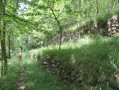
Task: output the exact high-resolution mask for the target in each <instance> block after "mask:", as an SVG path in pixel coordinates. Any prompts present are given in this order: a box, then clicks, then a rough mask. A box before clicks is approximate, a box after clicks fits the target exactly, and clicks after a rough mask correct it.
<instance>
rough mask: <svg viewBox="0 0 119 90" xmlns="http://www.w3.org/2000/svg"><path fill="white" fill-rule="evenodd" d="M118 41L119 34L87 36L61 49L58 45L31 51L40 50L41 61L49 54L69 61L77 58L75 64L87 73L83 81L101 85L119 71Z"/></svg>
mask: <svg viewBox="0 0 119 90" xmlns="http://www.w3.org/2000/svg"><path fill="white" fill-rule="evenodd" d="M118 43H119V36H117V37H102V36H99V35H95V36H93V37H88V36H86V37H85V38H83V39H81V40H80V41H74V42H71V43H65V44H63V45H62V49H61V50H58V46H51V47H46V48H42V49H37V50H32V51H31V53H34V54H35V53H37V54H38V53H39V52H40V53H39V54H41V61H42V60H44V58H46V57H47V56H50V57H52V58H53V59H54V60H63V61H65V62H67V63H68V62H70V63H72V62H73V60H75V66H76V67H77V68H78V69H79V70H81V71H82V72H83V73H84V75H85V79H84V80H83V82H85V83H86V84H88V85H95V81H96V82H98V84H97V85H100V84H101V83H102V82H104V81H106V80H108V81H110V79H111V78H113V77H114V75H115V72H116V73H119V59H118V58H119V48H118V47H119V44H118ZM82 77H83V76H82Z"/></svg>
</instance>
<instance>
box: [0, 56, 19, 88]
mask: <svg viewBox="0 0 119 90" xmlns="http://www.w3.org/2000/svg"><path fill="white" fill-rule="evenodd" d="M19 68H20V62H19V61H18V58H17V57H13V58H11V59H9V60H8V70H7V74H6V75H5V76H3V77H0V90H15V89H16V88H17V87H16V82H17V77H18V73H19V71H20V69H19Z"/></svg>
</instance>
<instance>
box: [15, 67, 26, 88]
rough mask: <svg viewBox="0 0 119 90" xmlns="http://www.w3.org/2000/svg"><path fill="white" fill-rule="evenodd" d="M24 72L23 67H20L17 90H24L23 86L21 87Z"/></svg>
mask: <svg viewBox="0 0 119 90" xmlns="http://www.w3.org/2000/svg"><path fill="white" fill-rule="evenodd" d="M24 72H25V69H24V67H23V66H21V70H20V73H19V76H18V78H17V83H16V84H17V90H24V88H25V87H24V85H23V81H24Z"/></svg>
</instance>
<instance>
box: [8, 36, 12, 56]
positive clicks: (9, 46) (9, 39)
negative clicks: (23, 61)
mask: <svg viewBox="0 0 119 90" xmlns="http://www.w3.org/2000/svg"><path fill="white" fill-rule="evenodd" d="M10 51H11V37H10V35H8V55H9V58H11V53H10Z"/></svg>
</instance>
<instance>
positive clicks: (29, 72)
mask: <svg viewBox="0 0 119 90" xmlns="http://www.w3.org/2000/svg"><path fill="white" fill-rule="evenodd" d="M21 66H24V67H25V80H24V85H25V90H49V88H50V89H51V90H66V89H65V88H66V87H65V86H64V85H63V84H62V83H61V82H60V80H59V79H58V78H57V77H54V76H52V75H51V74H50V73H49V72H47V71H43V70H42V68H41V65H40V64H39V63H37V62H35V61H34V60H32V59H30V57H29V54H28V52H25V53H23V57H22V61H19V60H18V57H17V56H14V57H13V58H11V59H9V60H8V72H7V75H5V76H3V77H0V90H16V88H17V86H16V82H17V78H18V76H19V72H20V67H21Z"/></svg>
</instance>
